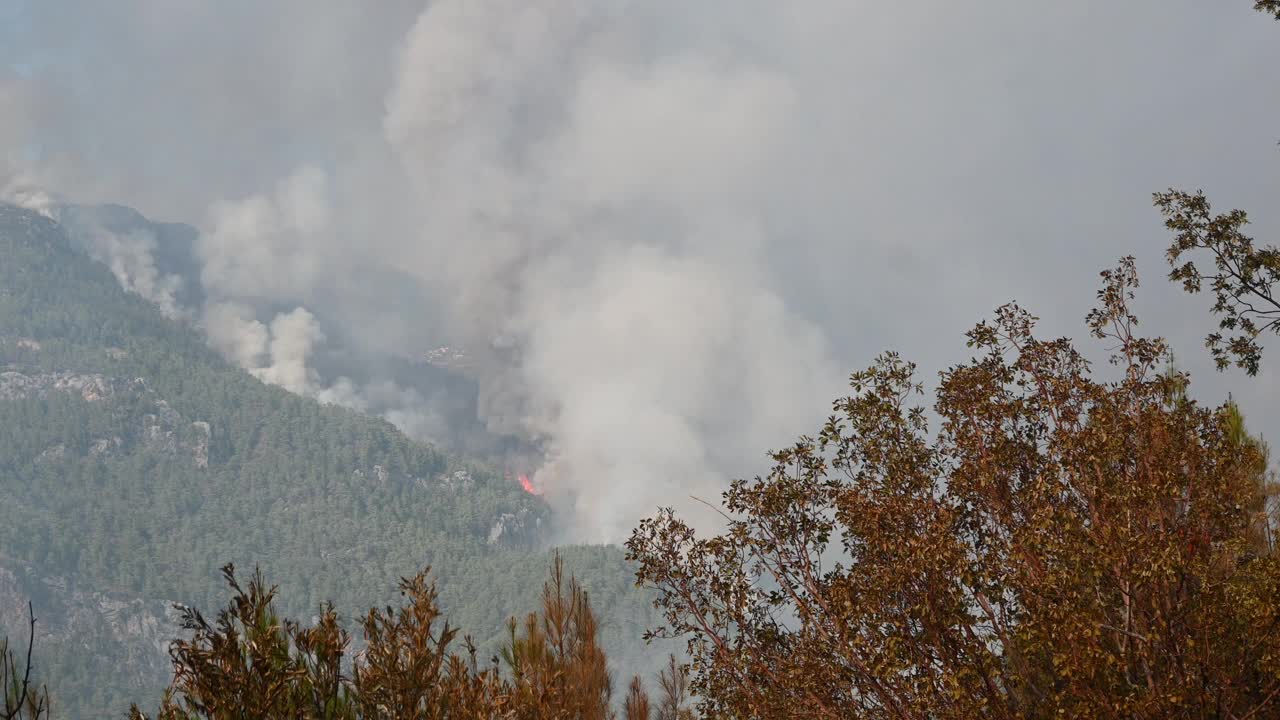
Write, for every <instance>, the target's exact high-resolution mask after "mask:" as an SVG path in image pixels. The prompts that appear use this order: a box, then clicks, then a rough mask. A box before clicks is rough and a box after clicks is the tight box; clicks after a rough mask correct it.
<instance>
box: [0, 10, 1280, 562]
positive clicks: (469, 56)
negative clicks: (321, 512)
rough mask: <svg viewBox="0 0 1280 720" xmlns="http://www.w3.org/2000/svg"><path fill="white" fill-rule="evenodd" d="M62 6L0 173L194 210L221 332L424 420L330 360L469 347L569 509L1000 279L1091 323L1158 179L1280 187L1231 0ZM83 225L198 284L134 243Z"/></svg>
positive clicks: (391, 393)
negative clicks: (1102, 285)
mask: <svg viewBox="0 0 1280 720" xmlns="http://www.w3.org/2000/svg"><path fill="white" fill-rule="evenodd" d="M55 5H57V4H56V3H32V4H30V8H31V9H30V10H29V14H30V15H31V21H30V23H31V26H32V28H33V30H32V31H31V32H30V33H29V34H23V35H18V36H14V37H15V38H16V40H23V38H26V37H29V38H30V40H25V41H24V42H26V43H27V44H28V45H29V48H28V53H27V54H29V55H32V56H35V57H37V58H40V57H43V58H53V60H51V61H49V62H48V63H47V66H43V67H40V68H37V67H36V66H38V65H39V63H38V62H37V63H33V64H32V65H31V68H29V71H30V72H32V73H34V74H33V75H32V77H38V78H39V81H40V82H41V83H44V84H46V85H47V86H48V87H49V88H52V90H50V91H49V92H44V93H42V92H33V91H32V85H31V83H28V82H25V81H23V80H22V78H17V79H15V77H16V76H13V75H12V74H11V76H9V77H0V140H7V139H8V138H10V137H14V138H16V139H15V140H14V142H11V143H7V144H6V145H5V146H4V147H0V162H3V163H4V165H3V166H0V176H3V177H0V185H4V184H5V183H6V182H8V178H19V179H21V180H22V182H23V183H26V184H28V185H29V184H31V183H35V184H40V185H47V186H51V187H55V188H67V189H68V192H71V191H73V190H74V192H76V193H77V199H85V200H95V201H103V200H113V199H117V198H119V199H121V200H123V201H126V202H132V203H134V204H138V205H139V206H140V207H142V209H144V210H145V211H147V212H148V213H149V214H152V215H165V216H169V217H175V216H176V218H178V219H184V220H188V221H191V222H195V223H196V224H198V225H200V226H201V230H202V236H201V238H200V240H199V242H198V244H197V255H198V257H199V262H200V265H201V271H200V272H199V273H198V275H199V276H200V281H201V283H202V285H203V288H202V292H203V293H204V295H203V296H202V297H201V299H200V300H199V304H200V306H199V307H189V308H185V311H186V312H188V313H189V314H190V315H191V316H192V317H195V318H196V319H197V322H199V323H202V324H203V326H204V327H205V328H206V330H207V331H208V333H209V337H210V341H211V343H212V344H213V345H214V346H215V347H217V348H218V349H219V350H220V351H221V352H223V353H224V354H225V355H226V356H227V357H228V358H230V359H232V361H234V362H236V363H237V364H239V365H240V366H242V367H244V368H246V369H248V370H249V371H251V372H253V373H254V374H256V375H258V376H259V377H261V378H263V379H266V380H268V381H270V382H276V383H279V384H281V385H283V386H285V387H288V388H290V389H292V390H295V391H297V392H301V393H304V394H307V395H310V396H313V397H317V398H319V399H321V400H323V401H325V402H335V403H340V404H343V405H347V406H350V407H354V408H358V409H362V410H366V411H369V412H377V413H381V414H383V415H384V416H386V417H388V418H390V419H392V420H393V421H394V422H397V423H398V424H400V425H401V426H402V427H404V428H405V429H406V430H409V431H410V432H413V433H415V434H418V435H419V436H425V437H430V436H434V435H437V434H442V430H443V429H444V428H442V426H441V420H440V418H439V417H437V416H436V415H435V414H434V413H433V411H432V409H431V403H430V399H429V398H423V397H421V396H420V395H418V394H417V393H416V392H415V391H412V390H409V389H406V388H404V387H401V386H399V385H397V384H396V382H394V381H393V380H392V378H391V377H390V374H388V373H384V374H381V375H380V374H379V371H378V370H377V369H375V368H374V366H375V365H376V363H372V362H371V363H370V369H369V371H368V372H366V373H357V372H354V371H352V370H351V369H350V368H349V367H347V366H343V369H342V370H340V371H339V370H333V369H332V355H331V354H327V353H330V351H332V350H334V349H335V348H338V349H346V348H350V347H357V348H359V349H360V350H362V351H363V352H364V353H366V354H367V355H368V356H371V357H388V356H396V357H420V356H421V355H422V353H423V352H425V351H426V350H428V349H431V348H434V347H436V346H438V345H441V344H449V345H456V346H459V347H462V348H463V349H465V350H466V351H467V352H468V354H469V355H470V356H471V363H470V364H471V372H473V373H474V374H475V375H476V376H477V378H478V380H479V382H480V393H481V397H480V414H481V416H482V417H483V419H484V421H485V422H486V423H487V424H488V425H489V427H490V428H491V429H493V430H494V431H495V432H499V433H514V434H518V435H520V436H521V437H524V438H526V439H528V440H530V441H532V442H533V443H534V444H535V445H536V446H538V447H540V448H542V449H544V450H545V452H546V463H545V466H544V467H542V468H541V469H540V471H539V472H538V473H537V477H536V481H537V482H539V483H541V484H543V485H544V486H545V487H546V489H547V491H548V492H547V497H548V498H549V499H551V500H552V501H553V502H556V503H558V504H560V505H561V507H563V508H564V509H565V512H566V514H567V517H568V519H569V520H570V524H571V525H572V526H573V528H574V531H575V533H576V535H577V537H578V538H581V539H617V538H619V537H621V536H622V535H624V534H625V533H626V531H627V530H628V529H629V528H630V527H631V525H632V524H633V523H634V522H635V520H636V519H638V518H639V517H642V516H644V515H647V514H649V513H651V512H652V511H653V509H654V507H655V506H656V505H659V504H674V505H678V506H681V509H682V511H689V510H690V509H695V510H696V508H698V507H700V506H698V505H697V503H693V502H692V501H689V500H687V496H688V495H690V494H695V495H698V496H701V497H704V498H706V499H708V500H714V495H715V493H716V491H717V490H718V489H719V488H721V487H723V485H724V483H725V481H726V479H727V478H728V477H729V476H731V475H735V474H739V473H743V472H754V471H758V470H760V469H762V465H764V463H765V462H766V461H765V459H764V456H763V451H764V450H766V449H767V448H769V447H776V446H778V445H781V444H784V443H786V442H787V441H788V440H789V439H790V438H792V437H794V435H795V434H797V433H799V432H803V431H806V430H812V428H813V422H814V421H815V420H817V419H819V418H820V417H821V416H823V415H825V410H826V409H827V407H828V406H827V401H828V400H829V399H830V398H831V397H832V396H833V395H834V393H836V392H838V391H839V390H840V389H841V385H842V383H841V382H840V381H841V379H842V377H843V372H844V371H845V370H847V369H849V368H850V367H851V366H855V365H862V364H864V363H865V362H866V361H867V360H868V359H869V358H870V357H871V356H872V355H874V354H875V353H876V352H878V351H879V350H881V349H882V348H884V347H886V346H889V347H895V348H899V349H902V350H904V351H905V354H906V355H907V356H908V357H912V358H916V359H920V360H921V361H922V364H923V366H924V367H926V368H930V369H936V368H940V367H943V366H945V365H946V364H947V362H949V361H952V360H954V359H955V352H954V351H955V348H956V341H957V339H958V337H959V335H958V334H959V333H960V332H961V331H962V330H963V329H964V328H965V327H967V324H968V323H969V322H971V321H973V320H974V319H976V318H978V317H980V316H981V315H982V313H984V312H987V311H988V310H989V309H990V308H991V307H994V306H996V305H998V304H1001V303H1003V302H1006V301H1007V300H1009V299H1010V298H1017V299H1019V300H1022V301H1024V302H1026V303H1027V305H1028V307H1030V308H1032V309H1034V310H1039V311H1041V312H1042V314H1044V316H1045V317H1046V324H1048V325H1050V326H1051V327H1052V328H1053V329H1052V330H1050V331H1049V332H1053V333H1058V332H1064V333H1071V332H1074V331H1077V330H1078V329H1079V322H1078V321H1079V317H1080V316H1081V315H1082V314H1083V313H1084V312H1085V310H1086V309H1087V302H1088V298H1087V292H1086V293H1085V296H1084V297H1082V296H1081V288H1082V287H1087V286H1088V285H1089V283H1091V282H1092V281H1093V279H1094V277H1095V273H1096V271H1097V269H1098V268H1100V267H1102V266H1104V265H1106V264H1108V263H1110V262H1112V261H1113V260H1114V257H1115V256H1116V255H1117V254H1119V253H1122V252H1137V253H1139V254H1140V255H1142V253H1147V255H1145V256H1144V257H1145V260H1144V265H1143V267H1144V268H1145V272H1146V273H1147V274H1148V277H1150V276H1151V275H1152V274H1153V273H1155V272H1157V271H1156V270H1155V268H1158V267H1159V263H1160V262H1161V260H1160V258H1159V250H1160V248H1161V247H1162V246H1163V244H1164V243H1165V242H1166V241H1167V239H1166V238H1165V237H1164V235H1163V234H1162V230H1161V228H1160V227H1159V221H1158V217H1156V216H1155V215H1154V213H1152V212H1151V210H1150V208H1149V207H1148V206H1147V198H1149V193H1150V192H1151V191H1153V190H1158V189H1160V188H1161V187H1164V186H1165V185H1168V184H1182V185H1194V184H1200V183H1204V184H1206V186H1207V187H1208V188H1211V189H1214V190H1215V192H1218V193H1221V195H1220V197H1222V198H1224V199H1223V200H1221V202H1222V203H1224V204H1226V203H1230V204H1232V205H1236V204H1239V205H1241V206H1243V207H1246V208H1258V209H1259V210H1261V209H1263V208H1265V207H1266V202H1267V200H1268V199H1269V197H1268V196H1267V195H1266V191H1267V189H1268V188H1269V187H1270V186H1272V185H1274V183H1270V184H1268V183H1267V182H1266V179H1269V178H1271V177H1272V176H1273V175H1274V167H1275V163H1274V160H1273V159H1270V158H1265V157H1260V156H1261V155H1264V154H1260V153H1259V149H1260V148H1262V147H1267V146H1269V145H1270V143H1271V141H1272V140H1273V139H1274V137H1273V136H1274V127H1273V125H1274V124H1273V123H1270V124H1269V123H1268V121H1267V118H1270V117H1274V115H1275V112H1274V109H1275V107H1276V102H1277V98H1276V95H1275V93H1273V92H1272V93H1268V92H1266V91H1265V88H1267V87H1270V86H1269V85H1267V83H1266V82H1265V78H1264V77H1262V75H1259V74H1258V73H1262V72H1263V71H1262V70H1260V69H1259V68H1267V67H1272V66H1274V64H1275V63H1274V55H1275V47H1276V46H1275V43H1274V37H1273V36H1274V29H1273V28H1271V27H1269V26H1268V25H1267V24H1266V23H1265V21H1264V20H1265V19H1262V18H1259V17H1257V16H1256V14H1254V13H1251V12H1250V10H1249V8H1248V7H1247V3H1246V4H1244V5H1242V6H1240V7H1239V8H1238V9H1236V10H1231V11H1227V10H1223V9H1220V8H1217V7H1216V6H1214V7H1209V6H1208V5H1206V4H1204V3H1197V2H1194V0H1168V1H1166V0H1161V1H1159V2H1157V0H1143V2H1138V3H1114V2H1105V1H1104V0H1087V1H1086V2H1082V3H1059V4H1055V5H1052V6H1047V5H1036V4H1029V3H1023V2H1014V1H1013V0H999V1H998V2H993V3H986V4H982V5H981V6H967V5H958V4H945V3H944V4H934V5H927V6H926V5H921V4H918V3H916V4H912V3H881V4H875V3H848V2H840V1H839V0H799V1H797V2H794V3H777V2H768V1H766V0H741V1H740V2H734V3H687V2H677V1H676V0H432V1H431V2H425V1H424V0H386V1H385V2H380V3H377V4H376V6H372V5H370V4H369V3H365V2H360V1H359V0H323V1H322V2H321V1H318V0H280V2H275V3H267V4H261V3H248V4H235V3H231V4H226V3H212V2H188V3H182V4H181V8H180V9H176V8H175V6H173V5H172V4H169V3H156V2H154V1H153V0H121V2H119V3H110V4H103V3H92V2H87V1H83V0H82V1H81V2H80V3H79V4H78V5H77V11H78V12H77V17H78V18H79V20H80V22H81V25H82V26H83V27H86V28H93V29H94V31H93V32H86V33H85V34H76V36H75V37H76V39H74V40H73V39H71V36H70V35H68V34H67V33H65V32H64V31H63V17H64V13H62V12H59V11H57V10H54V9H50V8H53V7H54V6H55ZM1233 13H1234V14H1233ZM1153 18H1156V19H1158V22H1155V25H1153V24H1152V23H1153ZM211 28H213V29H214V30H211ZM279 28H288V29H289V30H288V32H284V33H281V32H279ZM140 29H141V30H140ZM123 37H130V38H135V37H136V38H138V39H137V40H136V41H131V42H128V43H121V42H120V41H119V39H118V38H123ZM1188 38H1194V39H1195V44H1196V46H1197V48H1199V49H1200V50H1199V52H1198V53H1197V54H1196V55H1195V56H1191V55H1187V54H1186V53H1185V52H1183V51H1184V50H1185V47H1187V42H1188ZM64 43H65V44H66V45H64ZM0 53H3V48H0ZM59 57H63V58H72V60H65V59H64V60H63V61H62V62H61V63H59V62H57V59H58V58H59ZM91 62H96V65H97V66H100V67H93V68H88V69H87V70H86V69H85V68H83V67H81V65H84V66H87V65H88V64H89V63H91ZM108 66H109V67H121V68H127V69H128V71H129V72H122V73H121V74H120V75H119V76H118V77H117V76H115V75H112V74H111V73H107V72H100V69H101V68H105V67H108ZM4 72H5V70H4V69H3V67H0V76H2V75H3V73H4ZM82 73H83V74H87V77H89V78H91V80H92V82H86V81H85V76H84V75H82ZM1263 74H1264V75H1265V73H1263ZM154 88H163V89H164V90H165V92H163V93H156V92H155V91H154ZM1135 88H1137V89H1138V90H1135ZM69 89H71V90H74V92H72V91H71V90H69ZM1188 92H1193V93H1195V94H1197V96H1199V97H1204V98H1208V99H1209V100H1212V101H1213V102H1202V103H1197V104H1194V106H1188V105H1187V103H1186V97H1187V93H1188ZM5 103H7V104H5ZM1223 107H1238V108H1240V112H1235V113H1232V114H1231V116H1230V117H1229V118H1227V117H1226V116H1225V115H1224V114H1223V111H1222V110H1221V108H1223ZM108 108H109V109H108ZM1137 118H1140V119H1141V122H1139V121H1138V120H1136V119H1137ZM1241 118H1243V120H1241ZM1137 126H1141V127H1142V128H1143V132H1142V133H1138V134H1135V133H1133V132H1132V128H1133V127H1137ZM1210 137H1211V138H1212V140H1211V141H1210V140H1206V141H1205V142H1204V143H1190V142H1188V139H1189V138H1202V139H1203V138H1210ZM1170 147H1178V148H1181V150H1180V151H1179V152H1177V153H1171V152H1169V148H1170ZM1259 178H1262V180H1259ZM121 195H123V197H121ZM1228 197H1229V198H1231V199H1229V200H1228V199H1225V198H1228ZM1260 219H1261V220H1262V221H1263V222H1265V221H1266V218H1265V216H1263V217H1261V218H1260ZM1259 227H1260V226H1259ZM1258 234H1259V237H1264V238H1265V237H1268V236H1269V234H1268V233H1267V232H1265V231H1264V230H1263V229H1261V227H1260V229H1259V231H1258ZM1271 234H1274V233H1271ZM91 247H92V245H91ZM98 247H99V250H98V252H99V256H100V257H103V259H104V261H106V262H108V264H109V265H111V266H112V267H113V269H116V272H117V276H118V277H120V279H121V282H122V283H123V284H125V285H126V287H130V288H131V289H133V290H134V291H136V292H139V293H140V294H144V295H146V296H148V297H151V298H152V299H155V300H156V301H157V302H159V303H161V304H162V305H163V303H164V302H165V300H164V298H165V297H166V293H167V294H169V295H173V296H175V297H176V296H177V294H176V291H175V290H174V289H173V287H172V284H170V283H169V281H168V280H166V278H165V274H166V273H165V272H164V271H160V270H157V271H156V273H152V272H151V271H150V270H149V269H148V268H160V267H167V266H166V265H164V264H163V263H158V262H154V258H153V261H152V262H150V264H148V262H147V256H148V253H151V254H152V255H153V256H154V254H155V248H154V247H152V246H150V245H149V244H148V243H147V241H146V240H145V238H143V239H142V241H140V242H139V241H138V239H137V238H133V239H130V238H123V239H121V238H116V239H113V240H112V241H110V242H100V243H98ZM1117 247H1120V248H1122V249H1121V250H1117ZM1148 285H1149V289H1150V291H1151V292H1152V293H1153V294H1155V293H1162V292H1163V293H1164V294H1163V295H1160V296H1159V302H1158V303H1156V306H1157V309H1156V310H1155V311H1154V313H1155V314H1157V320H1158V321H1159V322H1152V323H1149V325H1150V326H1153V327H1158V328H1159V329H1160V330H1163V331H1168V332H1171V333H1173V332H1178V333H1181V344H1180V345H1179V347H1185V348H1186V352H1185V353H1184V352H1180V356H1181V357H1186V358H1188V360H1190V361H1192V362H1196V361H1197V360H1196V358H1201V359H1202V356H1203V353H1201V352H1200V350H1199V345H1200V335H1201V328H1200V327H1198V326H1196V327H1192V326H1193V325H1195V323H1184V322H1181V320H1182V319H1183V318H1184V317H1186V316H1187V313H1189V312H1200V313H1201V314H1203V308H1202V307H1201V305H1200V304H1195V302H1194V301H1189V300H1187V299H1186V298H1183V297H1181V296H1180V295H1179V294H1178V293H1177V291H1176V290H1174V289H1169V288H1162V287H1161V286H1160V284H1159V283H1149V284H1148ZM1166 290H1167V292H1165V291H1166ZM186 296H189V294H188V295H186ZM184 297H185V296H184ZM180 310H183V309H181V308H180ZM1160 313H1163V315H1164V317H1163V318H1161V317H1159V314H1160ZM1197 317H1199V316H1197ZM1206 322H1208V321H1207V320H1206ZM1184 326H1186V327H1184ZM829 341H830V342H829ZM828 344H830V345H832V346H835V347H836V348H837V351H838V352H839V354H840V356H841V361H840V363H838V364H837V363H835V362H833V361H832V360H831V356H832V354H833V351H831V350H829V349H828ZM837 365H838V367H837ZM1193 369H1194V370H1196V372H1197V373H1199V374H1198V382H1204V381H1206V380H1208V381H1209V383H1206V384H1211V383H1215V382H1219V381H1218V380H1217V378H1216V376H1211V373H1209V372H1208V365H1207V363H1206V364H1203V365H1200V366H1198V367H1195V368H1193ZM343 374H347V375H349V376H350V377H349V378H343V377H341V376H342V375H343ZM357 376H358V377H357ZM1206 376H1209V377H1206ZM351 378H356V379H351ZM1222 382H1224V383H1225V382H1226V381H1222ZM1263 382H1264V383H1265V382H1268V381H1267V380H1266V379H1264V380H1263ZM1222 387H1225V385H1224V386H1214V390H1213V392H1212V393H1211V395H1214V394H1215V393H1216V395H1223V394H1225V390H1223V392H1217V390H1218V389H1221V388H1222ZM1250 395H1253V393H1251V394H1250ZM1250 417H1251V422H1252V419H1253V418H1254V417H1258V418H1259V424H1260V426H1262V427H1267V426H1268V423H1269V424H1270V425H1274V424H1275V421H1276V420H1275V417H1276V416H1275V413H1274V409H1273V408H1271V407H1270V406H1267V405H1266V404H1265V403H1262V404H1260V405H1257V406H1255V407H1253V408H1250Z"/></svg>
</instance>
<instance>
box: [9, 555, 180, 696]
mask: <svg viewBox="0 0 1280 720" xmlns="http://www.w3.org/2000/svg"><path fill="white" fill-rule="evenodd" d="M28 600H30V602H31V603H32V606H33V607H34V611H35V617H36V626H35V652H34V657H35V661H36V662H37V663H38V665H42V664H48V663H49V662H50V661H51V660H52V658H50V654H51V653H52V652H54V651H55V649H56V651H57V652H58V653H60V654H62V655H68V654H75V653H77V652H78V653H99V654H100V653H104V652H106V653H109V654H110V656H111V658H112V661H113V663H114V664H115V666H116V668H117V670H118V671H119V672H118V674H117V678H116V679H117V681H123V682H125V683H127V686H128V688H129V689H130V690H133V691H135V692H136V693H137V695H138V697H139V698H140V699H146V698H147V697H148V696H150V695H153V694H154V693H155V692H156V691H157V690H158V689H159V688H161V687H163V686H164V684H165V683H166V682H167V679H168V677H169V674H170V672H171V670H170V662H169V654H168V650H169V642H170V641H171V640H172V639H173V638H175V637H177V636H178V634H179V625H178V613H177V610H176V609H175V608H174V606H173V603H171V602H167V601H164V600H158V599H143V598H138V597H129V596H124V595H118V594H112V595H108V594H105V593H101V592H95V591H93V590H92V589H89V588H85V587H82V586H80V585H79V584H77V583H76V582H75V581H73V580H71V579H69V578H67V577H64V576H60V575H50V574H44V573H41V572H39V571H38V570H36V569H34V568H32V567H29V566H27V565H25V564H23V563H20V562H17V561H14V560H12V559H10V558H6V557H4V556H3V555H0V635H7V636H8V637H9V638H10V641H11V642H12V644H13V645H15V646H16V645H21V646H22V647H23V648H24V649H25V645H26V642H27V633H28V627H29V626H28V614H27V607H28V606H27V602H28ZM37 669H38V668H37ZM86 680H87V681H90V682H91V681H92V680H93V678H86ZM56 700H57V698H56V696H55V701H56ZM124 709H127V708H121V709H120V710H124ZM113 714H118V713H113Z"/></svg>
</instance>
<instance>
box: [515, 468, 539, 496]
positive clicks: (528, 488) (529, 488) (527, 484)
mask: <svg viewBox="0 0 1280 720" xmlns="http://www.w3.org/2000/svg"><path fill="white" fill-rule="evenodd" d="M519 480H520V487H522V488H524V491H525V492H527V493H529V494H530V495H541V494H542V491H541V490H539V489H538V488H536V487H534V486H533V482H531V481H530V480H529V476H528V475H525V474H524V473H520V477H519Z"/></svg>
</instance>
